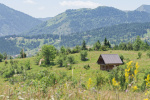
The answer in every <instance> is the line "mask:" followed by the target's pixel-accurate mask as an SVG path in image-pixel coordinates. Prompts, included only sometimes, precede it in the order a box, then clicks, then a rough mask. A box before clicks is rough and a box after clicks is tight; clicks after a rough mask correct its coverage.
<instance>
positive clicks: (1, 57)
mask: <svg viewBox="0 0 150 100" xmlns="http://www.w3.org/2000/svg"><path fill="white" fill-rule="evenodd" d="M2 60H3V55H2V54H1V53H0V62H2Z"/></svg>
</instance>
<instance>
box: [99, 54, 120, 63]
mask: <svg viewBox="0 0 150 100" xmlns="http://www.w3.org/2000/svg"><path fill="white" fill-rule="evenodd" d="M100 58H102V59H103V61H104V64H123V62H122V61H121V59H120V57H119V55H118V54H101V55H100V57H99V59H98V61H97V62H98V63H99V64H101V63H100V61H99V60H100Z"/></svg>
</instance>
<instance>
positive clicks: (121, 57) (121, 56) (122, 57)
mask: <svg viewBox="0 0 150 100" xmlns="http://www.w3.org/2000/svg"><path fill="white" fill-rule="evenodd" d="M119 56H120V59H121V61H122V62H123V60H124V56H123V55H122V54H121V55H119Z"/></svg>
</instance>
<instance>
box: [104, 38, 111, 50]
mask: <svg viewBox="0 0 150 100" xmlns="http://www.w3.org/2000/svg"><path fill="white" fill-rule="evenodd" d="M104 46H105V47H108V48H111V45H110V43H109V41H107V38H106V37H105V39H104Z"/></svg>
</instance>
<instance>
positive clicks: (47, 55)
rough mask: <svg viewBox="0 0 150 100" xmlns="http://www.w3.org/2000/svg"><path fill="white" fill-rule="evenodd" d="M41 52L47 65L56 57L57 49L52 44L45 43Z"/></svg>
mask: <svg viewBox="0 0 150 100" xmlns="http://www.w3.org/2000/svg"><path fill="white" fill-rule="evenodd" d="M41 54H42V56H43V57H44V61H45V64H46V65H47V64H50V62H51V61H53V59H54V58H55V57H56V49H55V47H54V46H52V45H43V46H42V51H41Z"/></svg>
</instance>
